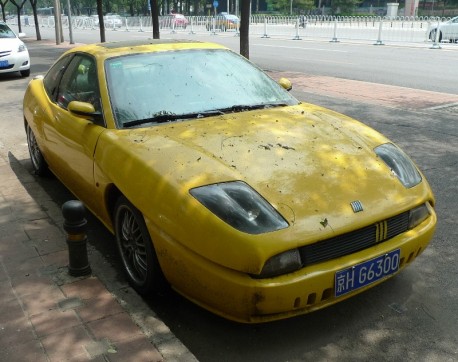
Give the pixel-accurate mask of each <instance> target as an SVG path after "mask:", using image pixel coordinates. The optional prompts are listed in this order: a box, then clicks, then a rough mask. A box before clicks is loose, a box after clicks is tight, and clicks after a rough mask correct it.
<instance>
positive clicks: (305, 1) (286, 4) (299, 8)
mask: <svg viewBox="0 0 458 362" xmlns="http://www.w3.org/2000/svg"><path fill="white" fill-rule="evenodd" d="M266 2H267V8H268V9H269V10H271V11H279V12H281V13H284V14H289V13H290V12H291V10H292V11H293V13H294V14H298V13H303V12H307V11H308V10H311V9H313V8H314V7H315V1H314V0H292V2H291V0H267V1H266Z"/></svg>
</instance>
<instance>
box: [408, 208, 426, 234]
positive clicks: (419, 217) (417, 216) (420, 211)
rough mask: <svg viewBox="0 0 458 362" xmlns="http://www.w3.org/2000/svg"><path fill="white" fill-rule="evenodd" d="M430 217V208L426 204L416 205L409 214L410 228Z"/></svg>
mask: <svg viewBox="0 0 458 362" xmlns="http://www.w3.org/2000/svg"><path fill="white" fill-rule="evenodd" d="M428 217H429V210H428V207H427V206H426V204H423V205H421V206H418V207H416V208H415V209H412V210H410V214H409V229H413V228H414V227H416V226H417V225H420V224H421V223H422V222H423V221H425V220H426V219H427V218H428Z"/></svg>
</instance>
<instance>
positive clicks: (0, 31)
mask: <svg viewBox="0 0 458 362" xmlns="http://www.w3.org/2000/svg"><path fill="white" fill-rule="evenodd" d="M15 37H16V35H15V34H14V33H13V31H12V30H11V29H10V28H9V27H8V25H6V24H0V38H15Z"/></svg>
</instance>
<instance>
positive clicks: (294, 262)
mask: <svg viewBox="0 0 458 362" xmlns="http://www.w3.org/2000/svg"><path fill="white" fill-rule="evenodd" d="M301 267H302V262H301V256H300V254H299V250H298V249H292V250H288V251H285V252H284V253H281V254H277V255H275V256H273V257H272V258H270V259H269V260H267V262H266V263H265V264H264V267H263V268H262V271H261V274H259V275H252V276H253V278H259V279H260V278H272V277H275V276H278V275H282V274H287V273H291V272H293V271H296V270H299V269H300V268H301Z"/></svg>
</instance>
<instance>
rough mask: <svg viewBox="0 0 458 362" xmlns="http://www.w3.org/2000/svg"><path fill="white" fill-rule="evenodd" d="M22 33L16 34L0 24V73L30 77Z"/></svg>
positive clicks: (28, 61) (3, 24) (28, 58)
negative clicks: (16, 73) (17, 73)
mask: <svg viewBox="0 0 458 362" xmlns="http://www.w3.org/2000/svg"><path fill="white" fill-rule="evenodd" d="M24 36H25V34H24V33H19V35H16V33H15V32H14V31H13V30H11V28H10V27H9V26H8V25H6V24H5V23H4V22H0V73H11V72H20V73H21V75H22V76H23V77H28V76H29V75H30V56H29V52H28V50H27V47H26V46H25V44H24V43H23V42H22V40H21V39H19V38H22V37H24Z"/></svg>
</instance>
